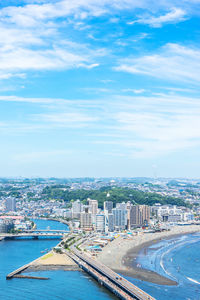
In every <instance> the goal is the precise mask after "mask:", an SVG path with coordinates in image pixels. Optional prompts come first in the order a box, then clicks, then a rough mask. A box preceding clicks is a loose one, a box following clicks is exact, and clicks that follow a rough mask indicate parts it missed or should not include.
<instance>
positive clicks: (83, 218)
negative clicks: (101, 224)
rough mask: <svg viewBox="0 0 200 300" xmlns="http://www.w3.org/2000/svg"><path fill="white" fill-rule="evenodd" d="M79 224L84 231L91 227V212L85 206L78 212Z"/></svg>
mask: <svg viewBox="0 0 200 300" xmlns="http://www.w3.org/2000/svg"><path fill="white" fill-rule="evenodd" d="M80 226H81V229H82V230H86V231H90V230H92V229H93V226H92V214H91V213H90V212H89V211H88V208H85V211H84V212H81V213H80Z"/></svg>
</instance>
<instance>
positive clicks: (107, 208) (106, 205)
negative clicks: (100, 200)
mask: <svg viewBox="0 0 200 300" xmlns="http://www.w3.org/2000/svg"><path fill="white" fill-rule="evenodd" d="M103 206H104V212H105V213H106V212H107V213H109V214H110V213H112V209H113V202H112V201H105V202H104V204H103Z"/></svg>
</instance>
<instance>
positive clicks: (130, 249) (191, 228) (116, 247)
mask: <svg viewBox="0 0 200 300" xmlns="http://www.w3.org/2000/svg"><path fill="white" fill-rule="evenodd" d="M195 232H200V225H188V226H174V227H172V229H171V230H170V231H164V232H157V233H141V234H139V235H135V236H131V237H129V238H127V239H124V238H123V237H121V236H120V237H118V238H116V239H115V240H114V241H113V242H111V243H109V244H108V245H107V246H106V247H104V249H103V251H102V252H101V253H99V254H98V257H97V259H98V260H99V261H100V262H102V263H103V264H105V265H106V266H108V267H110V268H111V269H113V270H114V271H116V272H118V273H121V274H124V275H127V276H131V277H134V278H137V279H140V280H144V281H149V282H153V283H157V284H161V285H176V284H177V283H176V282H175V281H173V280H170V279H168V278H166V277H164V276H161V275H159V274H157V273H155V272H152V271H149V270H146V269H142V268H138V267H137V266H136V264H134V260H135V259H136V257H137V256H138V253H139V252H140V250H141V249H143V248H145V247H148V246H150V245H152V244H154V243H157V242H159V241H160V240H163V239H170V238H173V237H175V236H178V235H183V234H189V233H195Z"/></svg>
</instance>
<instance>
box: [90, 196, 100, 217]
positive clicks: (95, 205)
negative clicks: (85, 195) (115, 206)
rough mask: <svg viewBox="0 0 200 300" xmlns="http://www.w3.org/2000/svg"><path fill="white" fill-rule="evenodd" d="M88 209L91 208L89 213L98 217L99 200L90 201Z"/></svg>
mask: <svg viewBox="0 0 200 300" xmlns="http://www.w3.org/2000/svg"><path fill="white" fill-rule="evenodd" d="M88 207H89V212H90V213H91V214H92V215H96V214H97V212H98V201H97V200H92V199H88Z"/></svg>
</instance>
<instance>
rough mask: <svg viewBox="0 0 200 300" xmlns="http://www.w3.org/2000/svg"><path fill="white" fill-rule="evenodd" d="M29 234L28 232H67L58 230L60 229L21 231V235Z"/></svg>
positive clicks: (67, 231)
mask: <svg viewBox="0 0 200 300" xmlns="http://www.w3.org/2000/svg"><path fill="white" fill-rule="evenodd" d="M24 232H25V233H30V232H59V233H63V234H64V233H69V232H70V231H69V230H60V229H30V230H23V233H24Z"/></svg>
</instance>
